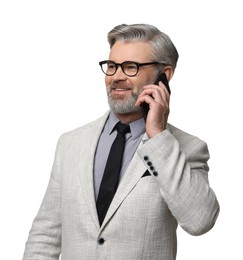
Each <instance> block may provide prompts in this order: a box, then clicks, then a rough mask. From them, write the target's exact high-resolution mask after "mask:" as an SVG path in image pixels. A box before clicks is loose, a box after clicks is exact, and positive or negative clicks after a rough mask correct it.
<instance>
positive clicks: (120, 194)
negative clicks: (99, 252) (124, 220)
mask: <svg viewBox="0 0 243 260" xmlns="http://www.w3.org/2000/svg"><path fill="white" fill-rule="evenodd" d="M140 145H141V144H140ZM146 170H147V168H146V166H145V165H144V163H143V162H142V161H141V159H140V158H139V156H138V154H137V153H135V154H134V157H133V159H132V161H131V163H130V165H129V166H128V169H127V171H126V173H125V174H124V176H123V178H122V180H121V182H120V183H119V186H118V189H117V191H116V194H115V196H114V198H113V200H112V202H111V204H110V207H109V209H108V211H107V214H106V217H105V219H104V221H103V224H102V226H101V229H100V231H102V229H103V228H104V227H105V225H106V223H107V222H108V221H109V220H110V219H111V218H112V216H113V214H114V213H115V211H116V210H117V208H118V207H119V206H120V205H121V203H122V202H123V201H124V200H125V198H126V197H127V196H128V194H129V193H130V192H131V191H132V189H133V188H134V187H135V185H136V184H137V182H138V181H139V180H140V178H141V177H142V176H143V174H144V173H145V172H146Z"/></svg>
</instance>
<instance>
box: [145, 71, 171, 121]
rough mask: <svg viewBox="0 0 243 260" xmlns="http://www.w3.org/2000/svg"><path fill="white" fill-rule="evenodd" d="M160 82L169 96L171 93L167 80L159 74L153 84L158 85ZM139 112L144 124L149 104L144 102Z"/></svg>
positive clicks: (163, 74)
mask: <svg viewBox="0 0 243 260" xmlns="http://www.w3.org/2000/svg"><path fill="white" fill-rule="evenodd" d="M160 81H161V82H162V83H163V84H164V85H165V87H166V89H167V90H168V92H169V94H170V93H171V91H170V86H169V82H168V79H167V77H166V74H165V73H161V74H160V75H159V76H158V78H157V79H156V80H155V82H154V84H155V85H158V84H159V82H160ZM141 111H142V114H143V118H144V120H145V122H146V119H147V115H148V111H149V104H148V103H146V102H143V103H142V104H141Z"/></svg>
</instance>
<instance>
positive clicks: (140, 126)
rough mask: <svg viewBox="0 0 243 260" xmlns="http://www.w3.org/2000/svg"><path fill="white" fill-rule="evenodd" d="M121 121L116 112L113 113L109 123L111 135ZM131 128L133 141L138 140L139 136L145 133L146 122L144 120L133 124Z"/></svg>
mask: <svg viewBox="0 0 243 260" xmlns="http://www.w3.org/2000/svg"><path fill="white" fill-rule="evenodd" d="M119 121H120V120H119V119H118V118H117V117H116V115H115V114H114V112H112V111H111V112H110V115H109V118H108V122H107V124H108V133H109V135H110V134H111V133H112V132H113V130H114V127H115V125H116V124H117V123H118V122H119ZM129 126H130V129H131V135H132V139H137V138H138V137H139V136H141V135H142V134H144V133H145V122H144V119H143V118H141V119H138V120H136V121H134V122H131V123H130V124H129Z"/></svg>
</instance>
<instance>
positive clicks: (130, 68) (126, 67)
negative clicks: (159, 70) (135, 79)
mask: <svg viewBox="0 0 243 260" xmlns="http://www.w3.org/2000/svg"><path fill="white" fill-rule="evenodd" d="M123 72H124V73H125V74H126V75H127V76H135V75H136V74H137V73H138V65H137V64H136V63H134V62H130V61H128V62H124V63H123Z"/></svg>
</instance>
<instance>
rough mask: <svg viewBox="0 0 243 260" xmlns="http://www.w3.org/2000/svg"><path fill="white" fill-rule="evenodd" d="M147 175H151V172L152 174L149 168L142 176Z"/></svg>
mask: <svg viewBox="0 0 243 260" xmlns="http://www.w3.org/2000/svg"><path fill="white" fill-rule="evenodd" d="M146 176H151V174H150V172H149V171H148V170H147V171H146V172H145V173H144V174H143V176H142V178H143V177H146Z"/></svg>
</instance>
